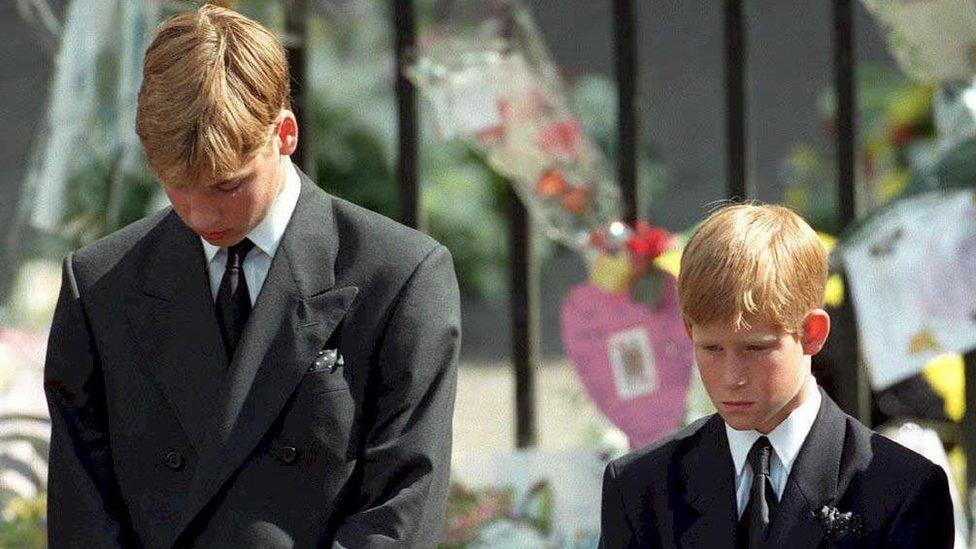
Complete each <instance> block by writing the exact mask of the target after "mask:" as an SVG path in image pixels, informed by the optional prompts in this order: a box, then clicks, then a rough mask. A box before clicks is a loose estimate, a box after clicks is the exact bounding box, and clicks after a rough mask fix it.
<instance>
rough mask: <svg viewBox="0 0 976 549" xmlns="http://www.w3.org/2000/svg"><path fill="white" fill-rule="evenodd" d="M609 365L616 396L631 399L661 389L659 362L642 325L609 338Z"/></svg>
mask: <svg viewBox="0 0 976 549" xmlns="http://www.w3.org/2000/svg"><path fill="white" fill-rule="evenodd" d="M607 352H608V354H609V359H610V369H611V370H612V371H613V381H614V385H615V386H616V387H617V396H618V397H620V399H621V400H628V399H631V398H634V397H638V396H641V395H646V394H649V393H653V392H654V391H656V390H657V389H658V386H659V382H658V376H657V365H656V364H655V363H654V353H653V350H652V349H651V342H650V341H649V340H648V338H647V330H646V329H644V328H643V327H638V328H632V329H630V330H626V331H623V332H617V333H615V334H613V335H611V336H610V338H609V340H608V341H607Z"/></svg>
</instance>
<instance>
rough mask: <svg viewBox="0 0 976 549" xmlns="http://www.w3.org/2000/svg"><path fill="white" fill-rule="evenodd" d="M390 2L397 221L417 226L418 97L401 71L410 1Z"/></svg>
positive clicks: (410, 23)
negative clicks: (396, 134)
mask: <svg viewBox="0 0 976 549" xmlns="http://www.w3.org/2000/svg"><path fill="white" fill-rule="evenodd" d="M392 1H393V25H394V27H395V28H396V40H395V56H396V61H395V62H396V100H397V128H398V131H399V156H398V160H397V171H396V178H397V185H398V188H399V191H400V222H401V223H403V224H404V225H409V226H410V227H414V228H419V227H420V209H419V208H420V199H419V186H418V162H417V146H418V142H419V141H420V139H419V137H418V131H417V94H416V90H415V89H414V87H413V85H412V84H411V83H410V81H409V80H407V77H406V73H405V72H404V69H405V66H406V64H407V62H408V61H407V57H406V54H407V52H409V51H411V50H412V49H413V47H414V43H415V41H416V29H415V22H414V11H413V7H414V6H413V0H392Z"/></svg>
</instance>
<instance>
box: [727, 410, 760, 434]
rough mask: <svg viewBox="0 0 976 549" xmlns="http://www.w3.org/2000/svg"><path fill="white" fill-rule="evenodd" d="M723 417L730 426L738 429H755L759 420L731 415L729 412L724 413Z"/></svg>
mask: <svg viewBox="0 0 976 549" xmlns="http://www.w3.org/2000/svg"><path fill="white" fill-rule="evenodd" d="M719 415H721V416H722V419H723V420H724V421H725V423H727V424H728V425H729V427H731V428H733V429H735V430H736V431H749V430H751V429H755V428H756V427H757V426H758V425H759V422H757V421H755V420H752V419H749V418H743V417H730V416H729V415H728V414H726V415H722V414H719Z"/></svg>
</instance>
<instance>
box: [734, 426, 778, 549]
mask: <svg viewBox="0 0 976 549" xmlns="http://www.w3.org/2000/svg"><path fill="white" fill-rule="evenodd" d="M772 457H773V447H772V446H771V445H770V444H769V439H768V438H766V437H759V440H757V441H756V443H755V444H753V445H752V449H750V450H749V455H748V456H747V457H746V461H748V462H749V466H750V467H752V487H751V488H750V489H749V503H748V504H747V505H746V509H745V511H743V513H742V517H741V518H739V532H738V535H737V536H736V538H737V539H738V543H737V546H738V547H740V548H745V547H748V548H750V549H752V548H755V547H761V546H762V544H763V540H764V539H765V538H766V533H767V532H768V531H769V522H770V520H771V519H772V517H773V513H775V512H776V506H777V505H778V504H779V500H778V499H776V492H775V491H774V490H773V483H772V481H771V480H770V479H769V464H770V460H771V459H772Z"/></svg>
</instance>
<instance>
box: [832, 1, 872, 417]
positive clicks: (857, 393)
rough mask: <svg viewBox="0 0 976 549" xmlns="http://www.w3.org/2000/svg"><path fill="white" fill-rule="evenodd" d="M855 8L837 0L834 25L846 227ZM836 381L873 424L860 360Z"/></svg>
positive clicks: (843, 399) (849, 403)
mask: <svg viewBox="0 0 976 549" xmlns="http://www.w3.org/2000/svg"><path fill="white" fill-rule="evenodd" d="M853 18H854V11H853V5H852V0H834V1H833V23H834V25H833V27H834V87H835V90H836V93H837V201H838V206H839V210H840V218H839V220H838V221H839V226H840V229H841V230H843V229H844V228H845V227H848V226H850V225H851V224H852V223H853V222H854V220H855V219H856V216H857V210H856V204H855V201H854V199H855V192H854V161H855V156H854V155H855V147H856V145H857V142H856V134H855V115H856V111H855V104H856V102H855V97H856V95H855V88H854V23H853ZM853 306H854V305H853V303H852V302H851V294H850V284H845V285H844V304H843V307H845V308H847V310H848V311H849V312H850V313H851V314H849V315H847V316H848V317H849V318H850V319H851V337H850V338H848V339H846V342H847V344H848V345H850V346H853V348H851V349H849V350H848V351H849V352H847V353H845V355H847V356H853V357H858V356H859V353H858V343H857V330H856V319H855V316H854V314H853V311H852V310H851V309H852V308H853ZM847 368H848V370H847V371H846V372H843V373H842V378H841V379H840V380H839V383H836V387H837V394H836V395H835V397H836V398H837V404H839V405H840V407H841V408H842V409H843V410H844V411H845V412H847V413H848V414H850V415H852V416H854V417H856V418H858V419H859V420H861V421H862V422H863V423H865V424H867V425H870V424H871V392H870V388H869V387H868V383H867V377H866V376H865V374H864V369H863V368H862V367H861V364H860V361H859V360H855V361H852V362H851V363H850V364H849V365H848V366H847Z"/></svg>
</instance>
